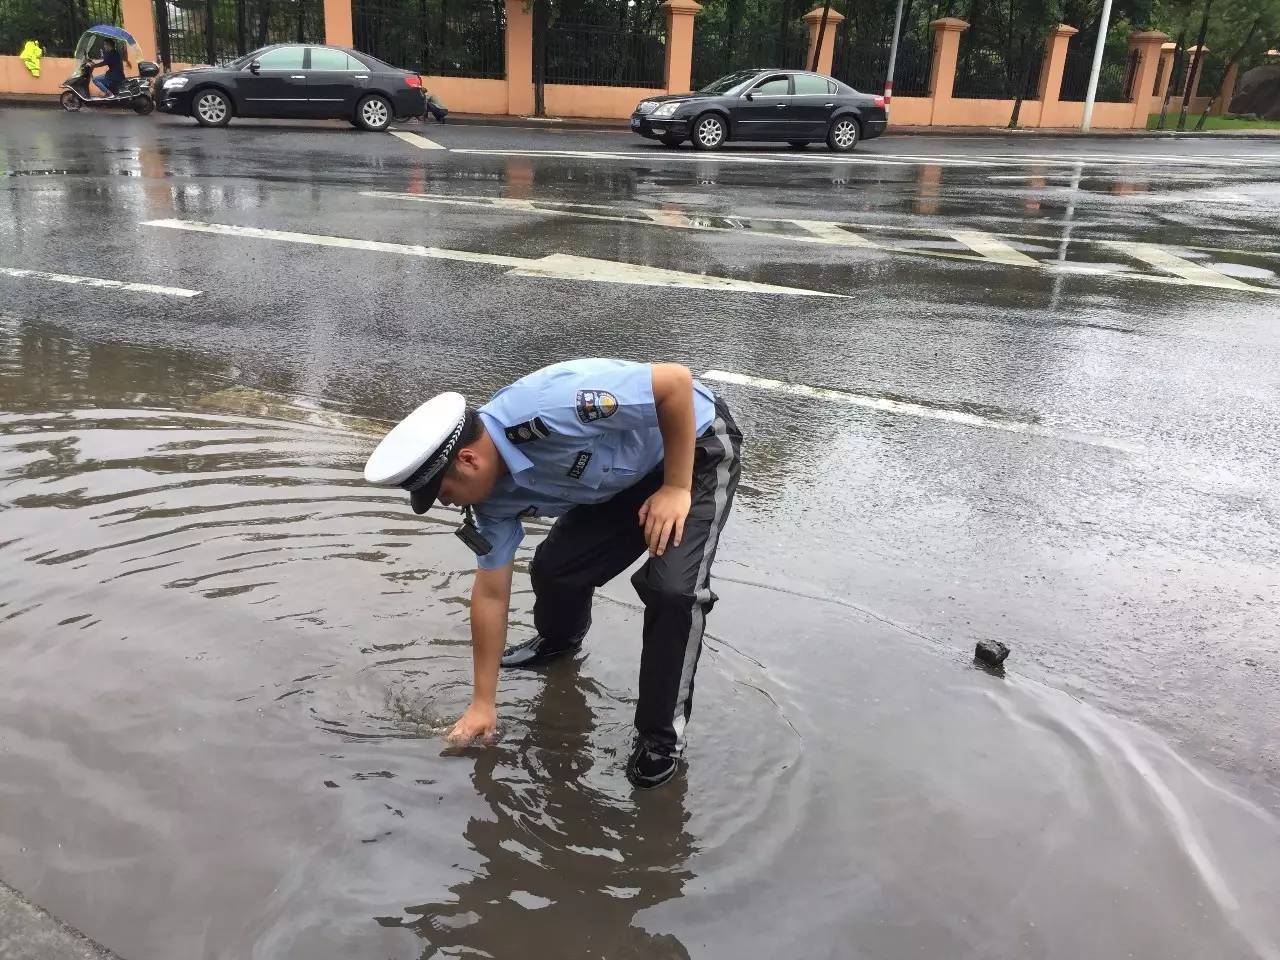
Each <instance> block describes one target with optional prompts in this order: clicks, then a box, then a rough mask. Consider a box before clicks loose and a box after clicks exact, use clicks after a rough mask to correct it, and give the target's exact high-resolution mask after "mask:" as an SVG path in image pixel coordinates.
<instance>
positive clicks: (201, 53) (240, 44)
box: [155, 0, 324, 66]
mask: <svg viewBox="0 0 1280 960" xmlns="http://www.w3.org/2000/svg"><path fill="white" fill-rule="evenodd" d="M155 21H156V39H157V42H158V46H159V56H160V62H161V63H163V64H165V66H168V65H169V64H171V63H212V64H220V63H228V62H230V61H232V60H234V59H236V58H237V57H241V56H244V54H246V53H249V52H250V51H252V50H256V49H258V47H265V46H267V45H268V44H272V43H324V0H155Z"/></svg>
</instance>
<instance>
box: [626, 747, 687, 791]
mask: <svg viewBox="0 0 1280 960" xmlns="http://www.w3.org/2000/svg"><path fill="white" fill-rule="evenodd" d="M679 768H680V758H679V757H677V756H674V755H673V754H672V753H671V752H670V751H668V750H665V749H663V748H662V747H659V746H658V745H657V744H655V743H652V742H651V741H649V740H646V739H645V738H644V737H636V745H635V746H634V747H633V748H632V750H631V759H630V760H628V761H627V779H628V780H630V781H631V785H632V786H633V787H637V788H639V789H641V790H652V789H653V788H654V787H660V786H662V785H663V784H664V783H666V782H667V781H668V780H670V779H671V778H672V777H674V776H675V775H676V770H678V769H679Z"/></svg>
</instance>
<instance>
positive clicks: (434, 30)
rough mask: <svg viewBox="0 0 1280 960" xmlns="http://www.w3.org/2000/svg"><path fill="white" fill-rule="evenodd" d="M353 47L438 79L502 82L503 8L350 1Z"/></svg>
mask: <svg viewBox="0 0 1280 960" xmlns="http://www.w3.org/2000/svg"><path fill="white" fill-rule="evenodd" d="M352 12H353V24H352V25H353V28H354V40H355V46H356V49H358V50H363V51H365V52H366V53H370V54H372V55H373V56H375V57H377V58H378V59H379V60H384V61H386V62H387V63H390V64H392V65H393V66H397V67H402V68H404V69H406V70H416V71H417V72H418V73H424V74H432V75H434V76H442V77H477V78H481V79H490V80H502V79H504V78H505V77H506V75H507V71H506V52H505V45H504V44H505V35H506V5H505V3H501V2H498V3H494V2H488V0H355V3H354V6H353V11H352Z"/></svg>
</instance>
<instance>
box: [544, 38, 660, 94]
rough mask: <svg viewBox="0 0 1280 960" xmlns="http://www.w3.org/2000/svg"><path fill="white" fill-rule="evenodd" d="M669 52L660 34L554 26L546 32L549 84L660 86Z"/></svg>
mask: <svg viewBox="0 0 1280 960" xmlns="http://www.w3.org/2000/svg"><path fill="white" fill-rule="evenodd" d="M666 49H667V45H666V39H665V37H664V36H663V34H661V33H657V32H651V31H644V32H639V31H636V30H627V29H621V30H620V29H617V28H614V27H602V26H598V25H594V24H584V23H555V24H552V26H551V27H550V28H549V29H548V30H547V67H546V82H547V83H575V84H589V85H591V86H597V87H661V86H663V84H664V82H665V81H664V79H663V74H664V73H665V70H666ZM535 70H536V64H535Z"/></svg>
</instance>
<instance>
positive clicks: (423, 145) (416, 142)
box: [391, 130, 448, 150]
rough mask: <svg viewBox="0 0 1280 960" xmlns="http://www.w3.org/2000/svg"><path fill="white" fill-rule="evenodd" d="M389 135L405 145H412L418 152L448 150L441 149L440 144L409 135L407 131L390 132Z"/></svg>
mask: <svg viewBox="0 0 1280 960" xmlns="http://www.w3.org/2000/svg"><path fill="white" fill-rule="evenodd" d="M391 135H392V136H393V137H398V138H399V139H401V140H403V141H404V142H405V143H408V144H412V145H413V146H415V147H417V148H418V149H419V150H447V149H448V148H447V147H442V146H441V145H440V144H438V143H436V142H435V141H434V140H428V139H427V138H426V137H423V136H419V135H418V134H416V133H410V132H409V131H408V130H392V131H391Z"/></svg>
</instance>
